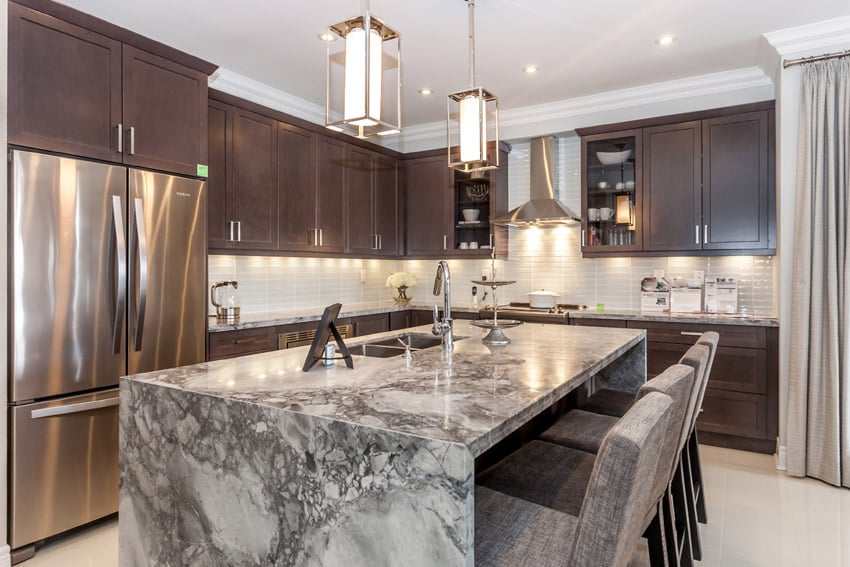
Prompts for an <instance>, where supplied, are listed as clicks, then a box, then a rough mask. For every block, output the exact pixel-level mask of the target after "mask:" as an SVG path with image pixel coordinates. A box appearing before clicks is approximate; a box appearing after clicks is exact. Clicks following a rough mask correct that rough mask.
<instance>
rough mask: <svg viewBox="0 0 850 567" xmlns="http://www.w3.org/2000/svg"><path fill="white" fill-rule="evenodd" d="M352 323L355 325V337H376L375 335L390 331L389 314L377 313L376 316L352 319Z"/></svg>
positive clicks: (362, 316)
mask: <svg viewBox="0 0 850 567" xmlns="http://www.w3.org/2000/svg"><path fill="white" fill-rule="evenodd" d="M351 322H352V324H353V325H354V336H355V337H362V336H363V335H374V334H375V333H385V332H387V331H389V330H390V314H389V313H376V314H374V315H361V316H359V317H352V318H351Z"/></svg>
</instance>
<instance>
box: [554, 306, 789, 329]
mask: <svg viewBox="0 0 850 567" xmlns="http://www.w3.org/2000/svg"><path fill="white" fill-rule="evenodd" d="M570 318H573V319H623V320H629V321H658V322H662V323H664V322H666V323H702V324H710V325H752V326H756V327H778V326H779V320H778V319H777V318H776V317H774V316H772V315H751V314H727V313H647V312H642V311H640V310H639V309H605V310H604V311H596V310H593V309H586V310H583V311H570Z"/></svg>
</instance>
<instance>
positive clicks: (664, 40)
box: [655, 35, 677, 47]
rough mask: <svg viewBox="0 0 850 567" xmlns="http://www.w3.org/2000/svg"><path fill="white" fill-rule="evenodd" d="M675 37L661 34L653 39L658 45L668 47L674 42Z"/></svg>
mask: <svg viewBox="0 0 850 567" xmlns="http://www.w3.org/2000/svg"><path fill="white" fill-rule="evenodd" d="M676 39H677V38H676V36H675V35H662V36H661V37H659V38H658V39H656V40H655V45H657V46H658V47H670V46H671V45H673V44H674V43H675V42H676Z"/></svg>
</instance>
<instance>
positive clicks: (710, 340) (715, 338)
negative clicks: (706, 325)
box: [688, 331, 720, 435]
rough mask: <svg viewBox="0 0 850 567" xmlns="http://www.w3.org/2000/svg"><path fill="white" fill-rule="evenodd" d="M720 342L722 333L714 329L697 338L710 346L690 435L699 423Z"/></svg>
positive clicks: (699, 341) (698, 342) (698, 341)
mask: <svg viewBox="0 0 850 567" xmlns="http://www.w3.org/2000/svg"><path fill="white" fill-rule="evenodd" d="M719 342H720V335H719V334H717V333H716V332H714V331H706V332H705V333H703V334H702V336H701V337H700V338H699V339H697V345H703V346H706V347H708V349H709V351H710V352H709V354H708V362H707V363H706V365H705V373H704V374H703V376H702V380H700V383H699V391H698V392H697V399H696V403H695V405H694V411H693V415H692V416H691V424H690V429H689V430H688V435H690V434H691V432H692V431H693V430H694V427H696V424H697V418H698V417H699V412H700V410H701V409H702V400H703V398H705V388H706V386H708V379H709V378H710V376H711V367H712V366H713V365H714V355H715V354H717V343H719Z"/></svg>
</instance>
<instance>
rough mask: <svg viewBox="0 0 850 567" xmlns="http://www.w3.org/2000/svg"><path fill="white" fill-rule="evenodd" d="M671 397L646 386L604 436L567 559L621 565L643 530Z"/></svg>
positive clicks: (589, 565)
mask: <svg viewBox="0 0 850 567" xmlns="http://www.w3.org/2000/svg"><path fill="white" fill-rule="evenodd" d="M672 406H673V400H672V399H670V396H667V395H665V394H662V393H660V392H650V393H648V394H647V395H645V396H643V397H642V398H641V399H639V400H638V401H636V402H635V404H634V406H632V408H631V409H629V411H628V412H627V413H626V415H624V416H623V418H622V419H620V420H619V421H618V422H617V424H616V425H615V426H614V427H613V428H612V429H611V430H610V431H609V432H608V434H607V435H606V436H605V440H604V441H603V442H602V446H601V447H600V449H599V453H598V455H597V457H596V462H595V464H594V465H593V473H592V474H591V477H590V482H589V483H588V486H587V491H586V493H585V497H584V502H583V503H582V507H581V512H580V513H579V518H578V523H577V526H576V539H575V543H574V545H573V549H572V553H571V556H570V561H568V562H566V564H567V565H572V566H575V567H598V566H599V565H606V566H610V567H621V566H622V567H625V566H627V565H628V564H629V562H630V561H631V558H632V554H633V552H634V548H635V546H636V545H637V543H638V540H639V539H640V536H641V532H642V531H643V521H644V517H645V514H646V510H647V507H648V505H649V498H650V492H651V490H650V489H651V487H652V483H653V478H654V476H655V474H656V469H657V466H658V455H659V453H660V452H661V447H662V445H663V444H664V435H665V433H666V430H667V422H668V421H669V419H670V414H671V412H672Z"/></svg>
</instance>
